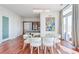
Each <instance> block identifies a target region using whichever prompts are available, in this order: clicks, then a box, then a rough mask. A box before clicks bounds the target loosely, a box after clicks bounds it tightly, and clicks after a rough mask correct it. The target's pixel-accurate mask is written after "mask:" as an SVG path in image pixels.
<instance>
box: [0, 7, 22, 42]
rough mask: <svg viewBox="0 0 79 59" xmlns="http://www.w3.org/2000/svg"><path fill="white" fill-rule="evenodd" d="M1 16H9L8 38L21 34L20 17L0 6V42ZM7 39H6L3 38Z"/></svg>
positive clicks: (0, 31) (0, 36)
mask: <svg viewBox="0 0 79 59" xmlns="http://www.w3.org/2000/svg"><path fill="white" fill-rule="evenodd" d="M2 16H7V17H9V38H8V39H12V38H15V37H17V36H19V35H21V34H22V17H20V16H19V15H17V14H15V13H14V12H12V11H10V10H8V9H6V8H4V7H2V6H0V42H2V41H3V40H2ZM4 40H7V39H4Z"/></svg>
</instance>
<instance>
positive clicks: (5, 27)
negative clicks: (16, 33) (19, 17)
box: [2, 16, 9, 39]
mask: <svg viewBox="0 0 79 59" xmlns="http://www.w3.org/2000/svg"><path fill="white" fill-rule="evenodd" d="M8 37H9V18H8V17H6V16H2V39H6V38H8Z"/></svg>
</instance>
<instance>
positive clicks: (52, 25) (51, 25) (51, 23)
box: [46, 17, 55, 31]
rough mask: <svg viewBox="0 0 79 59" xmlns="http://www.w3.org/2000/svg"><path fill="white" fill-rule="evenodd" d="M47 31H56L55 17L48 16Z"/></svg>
mask: <svg viewBox="0 0 79 59" xmlns="http://www.w3.org/2000/svg"><path fill="white" fill-rule="evenodd" d="M46 31H55V17H46Z"/></svg>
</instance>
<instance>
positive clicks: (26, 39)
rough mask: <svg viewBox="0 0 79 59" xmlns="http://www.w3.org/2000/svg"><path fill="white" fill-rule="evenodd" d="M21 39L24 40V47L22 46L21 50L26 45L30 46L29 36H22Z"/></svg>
mask: <svg viewBox="0 0 79 59" xmlns="http://www.w3.org/2000/svg"><path fill="white" fill-rule="evenodd" d="M23 38H24V39H25V40H24V45H23V49H25V47H26V46H27V44H30V41H31V39H30V38H31V35H27V34H26V35H23Z"/></svg>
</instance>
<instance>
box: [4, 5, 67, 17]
mask: <svg viewBox="0 0 79 59" xmlns="http://www.w3.org/2000/svg"><path fill="white" fill-rule="evenodd" d="M2 6H4V7H6V8H8V9H10V10H12V11H14V12H15V13H17V14H19V15H21V16H23V17H34V16H35V17H37V16H39V14H34V13H33V9H34V8H40V9H49V10H50V11H51V12H52V11H60V10H61V9H62V8H63V7H64V6H66V5H62V4H2Z"/></svg>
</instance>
